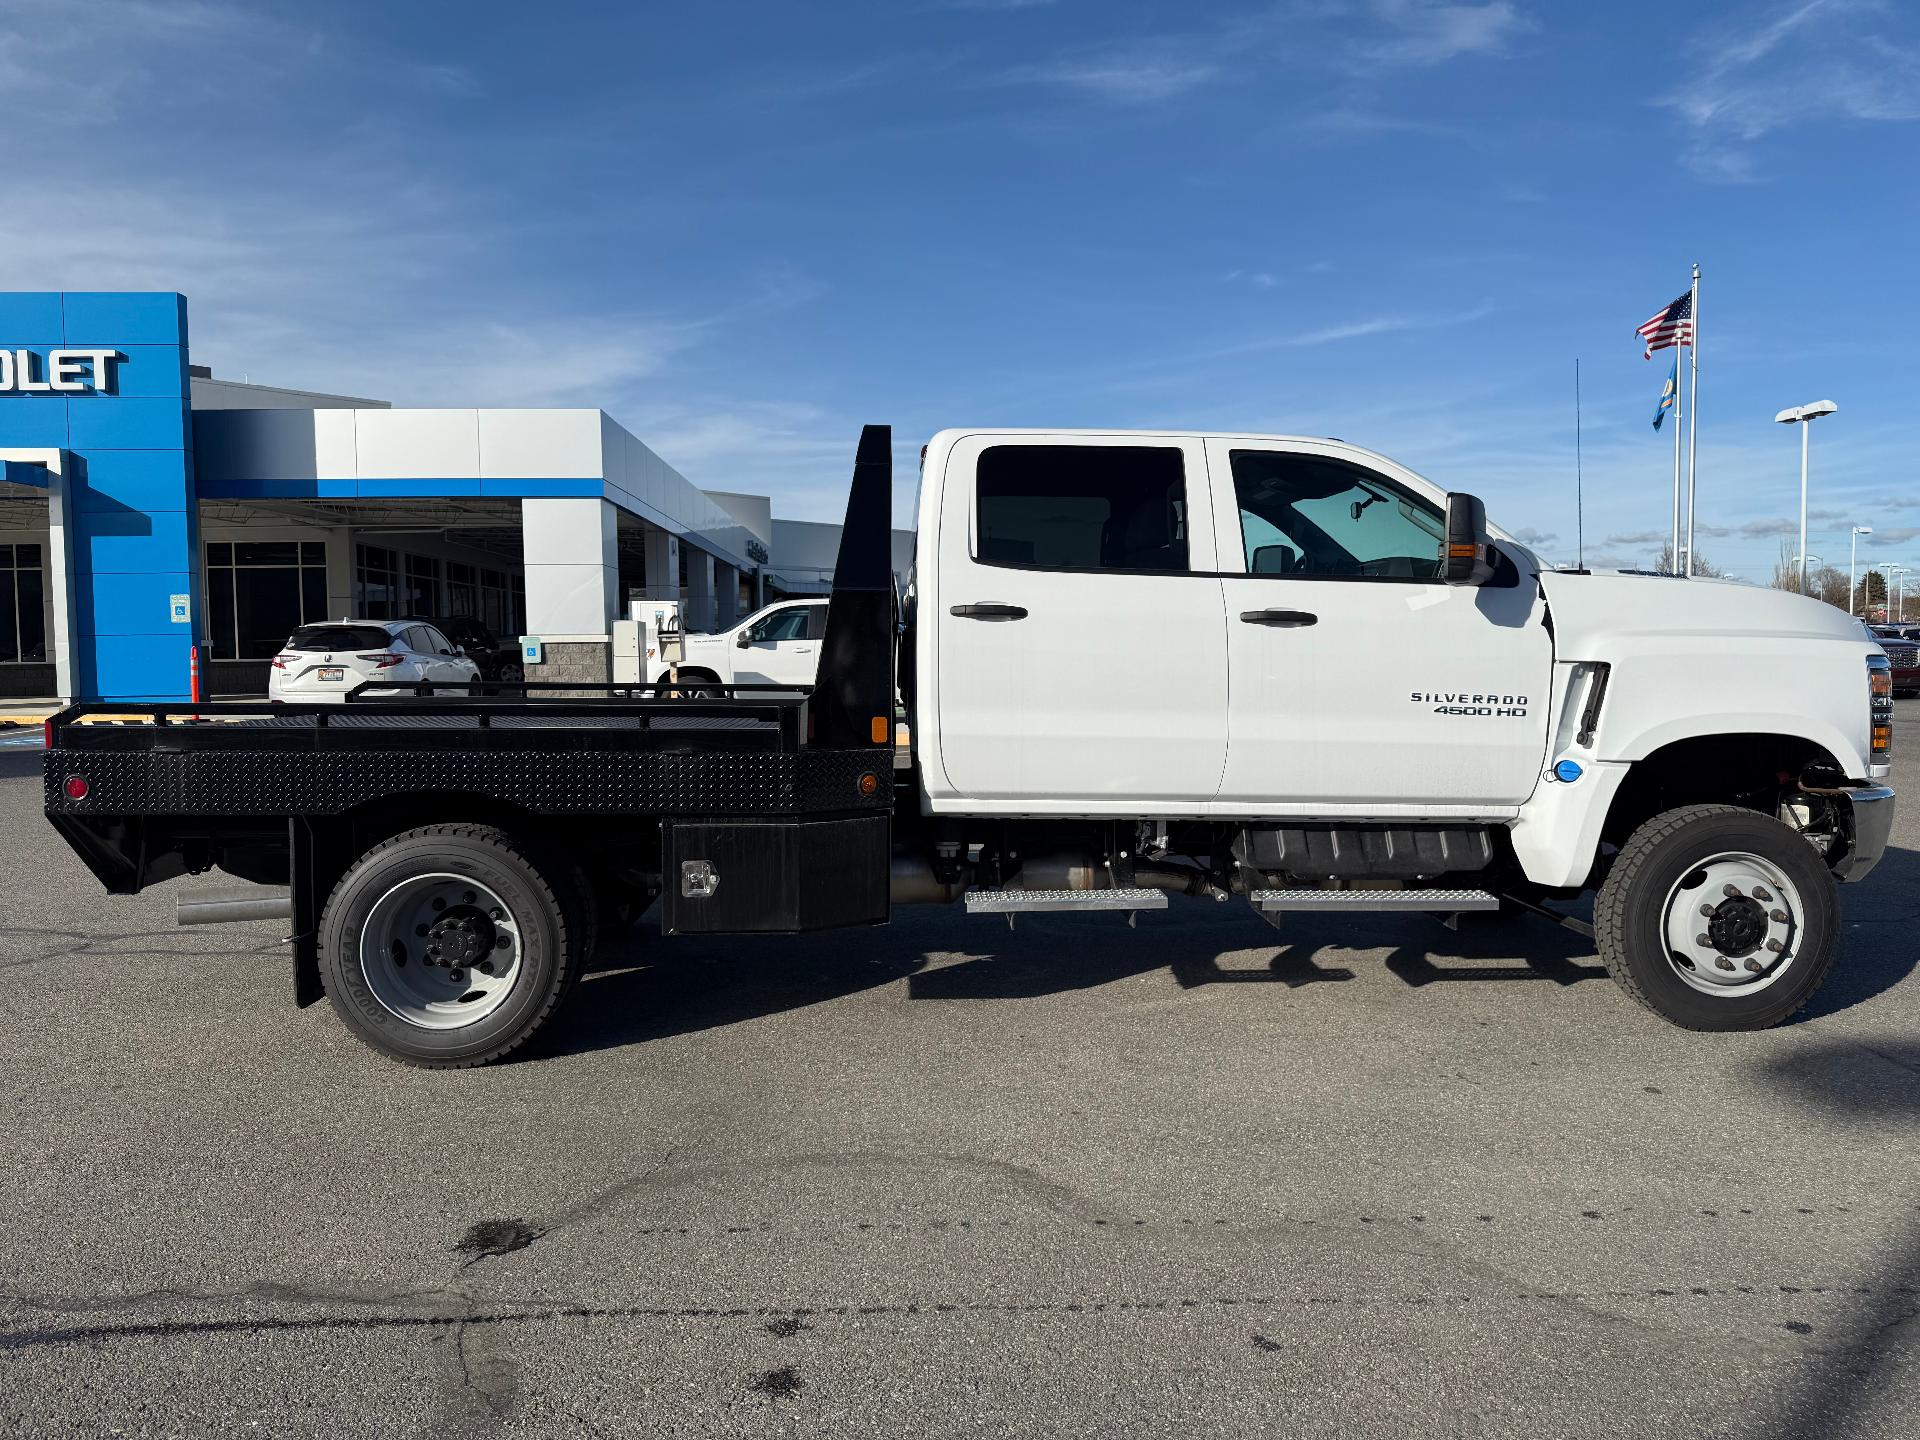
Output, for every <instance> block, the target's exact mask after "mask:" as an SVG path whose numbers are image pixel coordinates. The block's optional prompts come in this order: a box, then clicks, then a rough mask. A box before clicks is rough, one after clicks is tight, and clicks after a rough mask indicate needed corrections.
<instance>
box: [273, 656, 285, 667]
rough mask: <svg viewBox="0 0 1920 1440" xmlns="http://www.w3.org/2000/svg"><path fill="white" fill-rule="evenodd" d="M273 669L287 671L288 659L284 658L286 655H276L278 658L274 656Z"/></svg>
mask: <svg viewBox="0 0 1920 1440" xmlns="http://www.w3.org/2000/svg"><path fill="white" fill-rule="evenodd" d="M273 668H274V669H276V670H284V669H286V668H287V657H286V656H284V655H276V656H274V657H273Z"/></svg>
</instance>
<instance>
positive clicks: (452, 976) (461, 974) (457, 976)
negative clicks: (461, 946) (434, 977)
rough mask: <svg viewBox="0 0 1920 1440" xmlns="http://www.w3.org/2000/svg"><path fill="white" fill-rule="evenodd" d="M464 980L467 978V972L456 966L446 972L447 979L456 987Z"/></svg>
mask: <svg viewBox="0 0 1920 1440" xmlns="http://www.w3.org/2000/svg"><path fill="white" fill-rule="evenodd" d="M466 978H467V972H466V971H464V970H462V969H461V968H460V967H459V966H458V965H456V966H454V967H453V968H452V969H451V970H449V971H447V979H449V980H451V981H453V983H454V984H456V985H458V984H459V983H460V982H461V981H462V980H464V979H466Z"/></svg>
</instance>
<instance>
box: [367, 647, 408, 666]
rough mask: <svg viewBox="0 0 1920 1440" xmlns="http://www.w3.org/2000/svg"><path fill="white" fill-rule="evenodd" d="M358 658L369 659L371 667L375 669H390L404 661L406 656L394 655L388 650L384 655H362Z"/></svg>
mask: <svg viewBox="0 0 1920 1440" xmlns="http://www.w3.org/2000/svg"><path fill="white" fill-rule="evenodd" d="M358 658H360V659H362V660H368V661H371V662H372V663H373V668H374V669H376V670H391V669H392V668H393V667H394V666H396V665H399V664H401V663H402V662H404V661H405V660H406V658H407V657H406V656H404V655H395V654H394V653H393V652H392V651H388V652H387V653H385V654H384V655H362V656H360V657H358Z"/></svg>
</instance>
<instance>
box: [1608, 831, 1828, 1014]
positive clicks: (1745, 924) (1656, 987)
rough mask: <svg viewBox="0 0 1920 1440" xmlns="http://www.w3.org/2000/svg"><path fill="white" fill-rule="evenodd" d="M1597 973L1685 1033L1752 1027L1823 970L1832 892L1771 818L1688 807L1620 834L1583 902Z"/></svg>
mask: <svg viewBox="0 0 1920 1440" xmlns="http://www.w3.org/2000/svg"><path fill="white" fill-rule="evenodd" d="M1593 926H1594V938H1595V939H1596V940H1597V941H1598V942H1599V947H1600V958H1601V960H1602V961H1603V962H1605V964H1606V967H1607V972H1608V973H1609V974H1610V975H1612V976H1613V978H1614V979H1615V980H1616V981H1618V982H1619V984H1620V986H1621V988H1623V989H1624V990H1625V991H1626V992H1627V993H1628V994H1629V995H1631V996H1633V998H1634V999H1636V1000H1638V1001H1639V1002H1640V1003H1641V1004H1643V1005H1645V1006H1646V1007H1647V1008H1648V1009H1650V1010H1652V1011H1653V1012H1654V1013H1655V1014H1657V1015H1660V1016H1663V1017H1664V1018H1666V1019H1667V1020H1670V1021H1672V1022H1673V1023H1674V1024H1675V1025H1679V1026H1681V1027H1682V1028H1684V1029H1688V1030H1762V1029H1765V1028H1766V1027H1767V1026H1769V1025H1777V1024H1779V1023H1780V1022H1781V1021H1782V1020H1785V1019H1786V1018H1787V1017H1788V1016H1789V1015H1792V1014H1793V1013H1794V1012H1795V1011H1797V1010H1799V1009H1800V1008H1801V1007H1802V1006H1803V1005H1805V1004H1806V1003H1807V1001H1808V1000H1810V999H1812V998H1813V993H1814V991H1816V990H1818V989H1819V988H1820V984H1821V982H1822V981H1823V980H1825V979H1826V977H1827V971H1828V970H1829V969H1831V968H1832V966H1833V958H1834V947H1835V944H1836V942H1837V940H1838V934H1839V894H1838V888H1837V886H1836V885H1835V883H1834V879H1833V875H1832V873H1831V872H1830V871H1829V870H1828V869H1827V867H1826V865H1825V864H1824V863H1823V862H1822V861H1821V859H1820V857H1819V855H1817V854H1816V853H1815V852H1814V850H1813V847H1812V846H1810V845H1808V844H1807V842H1806V841H1805V840H1804V839H1802V838H1801V837H1800V836H1799V835H1798V834H1796V833H1795V832H1794V831H1792V830H1790V829H1788V828H1787V827H1786V826H1785V825H1782V824H1781V823H1780V822H1779V821H1777V820H1775V819H1773V818H1771V817H1770V816H1766V815H1761V814H1757V813H1755V812H1754V811H1751V810H1742V809H1739V808H1738V807H1736V806H1732V805H1690V806H1687V807H1685V808H1683V809H1679V810H1669V811H1667V812H1666V813H1665V814H1661V815H1656V816H1654V817H1653V818H1652V819H1651V820H1649V821H1647V822H1646V823H1645V824H1644V825H1642V826H1641V827H1640V828H1639V829H1638V830H1635V831H1634V832H1633V834H1632V835H1631V836H1630V837H1629V838H1628V840H1627V843H1626V844H1625V845H1624V846H1622V847H1621V849H1620V854H1619V856H1618V857H1617V858H1616V859H1615V861H1614V864H1613V869H1612V871H1611V872H1610V873H1609V874H1608V876H1607V881H1606V883H1605V884H1604V885H1603V886H1601V888H1600V894H1599V896H1598V898H1597V899H1596V900H1595V902H1594V907H1593Z"/></svg>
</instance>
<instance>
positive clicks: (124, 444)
mask: <svg viewBox="0 0 1920 1440" xmlns="http://www.w3.org/2000/svg"><path fill="white" fill-rule="evenodd" d="M186 433H187V402H186V401H184V400H178V399H175V400H128V399H122V398H120V397H119V396H106V395H99V396H82V397H78V398H75V399H73V400H70V401H68V402H67V444H68V445H69V446H71V447H72V448H73V449H75V450H178V451H180V452H181V453H183V454H184V453H185V452H186V448H187V446H186Z"/></svg>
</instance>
